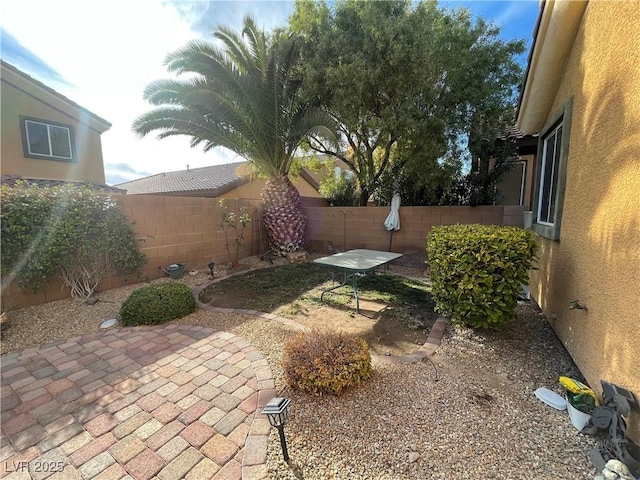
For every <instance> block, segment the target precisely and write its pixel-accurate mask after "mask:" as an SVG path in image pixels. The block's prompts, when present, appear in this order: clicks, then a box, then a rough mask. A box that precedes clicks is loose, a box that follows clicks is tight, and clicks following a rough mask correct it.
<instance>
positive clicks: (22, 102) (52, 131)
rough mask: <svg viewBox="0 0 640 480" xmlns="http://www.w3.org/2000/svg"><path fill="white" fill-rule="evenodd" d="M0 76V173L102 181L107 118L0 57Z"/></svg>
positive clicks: (7, 176)
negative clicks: (104, 135)
mask: <svg viewBox="0 0 640 480" xmlns="http://www.w3.org/2000/svg"><path fill="white" fill-rule="evenodd" d="M0 80H1V85H2V90H1V94H2V102H0V110H1V116H0V121H1V125H2V132H1V138H0V169H1V172H2V175H3V177H4V178H16V177H21V178H24V179H37V180H61V181H72V182H91V183H94V184H104V183H105V177H104V165H103V160H102V143H101V139H100V135H101V134H102V133H104V132H106V131H107V130H109V128H110V127H111V124H110V123H109V122H107V121H106V120H104V119H102V118H100V117H99V116H97V115H95V114H93V113H91V112H90V111H88V110H86V109H85V108H83V107H81V106H80V105H78V104H77V103H75V102H73V101H71V100H69V99H68V98H67V97H65V96H63V95H61V94H59V93H58V92H56V91H55V90H53V89H51V88H50V87H48V86H46V85H44V84H43V83H41V82H39V81H37V80H35V79H34V78H32V77H30V76H29V75H27V74H26V73H24V72H21V71H20V70H18V69H17V68H16V67H14V66H12V65H10V64H8V63H6V62H4V61H2V62H1V72H0Z"/></svg>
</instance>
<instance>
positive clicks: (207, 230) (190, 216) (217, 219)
mask: <svg viewBox="0 0 640 480" xmlns="http://www.w3.org/2000/svg"><path fill="white" fill-rule="evenodd" d="M114 198H115V200H116V201H117V203H118V205H119V206H120V208H121V209H122V212H123V213H124V215H125V216H126V217H127V218H128V219H129V220H130V221H131V222H133V223H134V232H135V235H136V239H138V241H139V242H140V250H141V251H142V252H143V253H144V254H145V255H146V257H147V263H146V265H144V266H143V267H142V268H141V271H140V273H141V275H140V276H136V277H130V278H122V277H109V278H106V279H105V280H103V281H102V282H101V283H100V285H99V286H98V291H100V290H108V289H110V288H115V287H118V286H122V285H126V284H128V283H137V282H140V281H142V280H145V279H154V278H159V277H162V276H164V275H165V274H164V273H163V272H162V270H160V269H159V268H158V267H163V268H166V267H167V266H168V265H170V264H172V263H186V264H187V269H188V270H193V269H195V270H204V269H207V266H206V265H207V263H209V262H211V261H213V262H215V263H218V264H223V263H228V262H229V261H230V260H229V256H228V254H227V249H226V240H225V232H224V230H223V228H222V227H221V223H222V222H221V219H222V212H223V209H222V207H220V206H219V200H218V199H215V198H194V197H174V196H157V195H118V196H115V197H114ZM225 204H226V206H227V210H228V211H231V210H235V211H236V212H238V211H239V209H240V207H243V206H244V207H246V208H247V213H248V214H249V216H250V218H252V222H250V223H249V224H248V225H247V228H246V229H245V232H244V242H243V243H244V246H243V247H242V248H241V250H240V255H239V258H245V257H248V256H250V255H252V254H257V253H261V243H262V239H261V238H260V235H258V234H259V233H260V232H261V231H260V228H261V218H262V214H261V205H260V200H246V199H230V200H226V201H225ZM253 222H259V223H260V226H259V228H258V229H257V230H256V229H255V228H254V225H253ZM228 237H229V247H230V249H231V255H232V256H234V255H235V250H234V245H235V231H234V230H230V231H229V232H228ZM69 295H70V294H69V290H68V289H67V288H63V287H62V286H61V284H60V283H59V282H58V281H57V280H52V281H51V282H50V284H49V286H48V287H47V288H45V289H42V290H39V291H37V292H33V293H32V292H25V293H22V292H18V291H17V289H16V288H15V287H11V288H9V289H8V291H7V292H5V294H3V299H2V305H3V308H5V309H7V310H10V309H15V308H20V307H26V306H30V305H39V304H42V303H47V302H51V301H54V300H60V299H63V298H67V297H69Z"/></svg>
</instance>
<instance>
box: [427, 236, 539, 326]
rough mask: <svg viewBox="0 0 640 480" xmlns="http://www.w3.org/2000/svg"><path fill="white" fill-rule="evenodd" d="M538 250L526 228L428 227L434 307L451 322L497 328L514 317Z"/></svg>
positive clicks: (428, 251) (428, 255)
mask: <svg viewBox="0 0 640 480" xmlns="http://www.w3.org/2000/svg"><path fill="white" fill-rule="evenodd" d="M536 253H537V244H536V241H535V236H534V234H533V233H532V232H530V231H529V230H523V229H521V228H517V227H507V226H492V225H451V226H440V227H433V228H432V229H431V233H430V234H429V237H428V242H427V258H428V263H429V266H430V270H431V273H430V277H431V282H432V295H433V299H434V300H435V303H436V311H438V312H440V313H442V314H443V315H446V316H449V317H450V318H451V320H452V321H453V322H455V323H464V324H468V325H472V326H474V327H482V328H488V327H491V328H495V329H497V330H500V329H502V328H504V326H505V325H506V324H507V323H508V322H509V321H511V320H513V319H514V318H515V308H516V305H517V297H518V294H519V293H520V292H521V290H522V284H526V283H527V282H528V279H529V269H530V268H531V266H532V263H533V261H534V260H535V256H536Z"/></svg>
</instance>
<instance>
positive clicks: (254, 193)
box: [222, 177, 322, 199]
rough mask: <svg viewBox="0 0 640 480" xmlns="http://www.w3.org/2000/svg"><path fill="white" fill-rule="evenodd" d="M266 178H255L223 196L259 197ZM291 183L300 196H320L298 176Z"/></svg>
mask: <svg viewBox="0 0 640 480" xmlns="http://www.w3.org/2000/svg"><path fill="white" fill-rule="evenodd" d="M265 183H266V180H265V179H263V178H255V179H253V180H251V181H250V182H248V183H245V184H244V185H241V186H239V187H238V188H234V189H233V190H231V191H230V192H227V193H225V194H224V195H222V196H223V197H224V198H257V199H259V198H260V194H261V192H262V189H263V188H264V185H265ZM292 183H293V185H294V186H295V187H296V189H297V190H298V192H299V193H300V196H301V197H311V198H322V197H321V195H320V194H319V193H318V191H317V190H316V189H315V188H313V187H312V186H311V185H309V183H308V182H307V181H306V180H305V179H303V178H302V177H298V178H296V179H293V180H292Z"/></svg>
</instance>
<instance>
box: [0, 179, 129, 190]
mask: <svg viewBox="0 0 640 480" xmlns="http://www.w3.org/2000/svg"><path fill="white" fill-rule="evenodd" d="M18 181H24V182H27V183H28V184H30V185H38V186H41V187H43V186H48V187H57V186H59V185H69V184H71V185H84V186H87V187H89V188H92V189H94V190H104V191H106V192H111V193H126V190H123V189H121V188H118V187H111V186H109V185H106V184H104V183H97V182H84V181H75V180H49V179H44V178H28V177H22V176H20V175H2V177H1V178H0V183H1V184H2V185H8V186H10V187H13V186H15V185H16V183H17V182H18Z"/></svg>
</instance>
